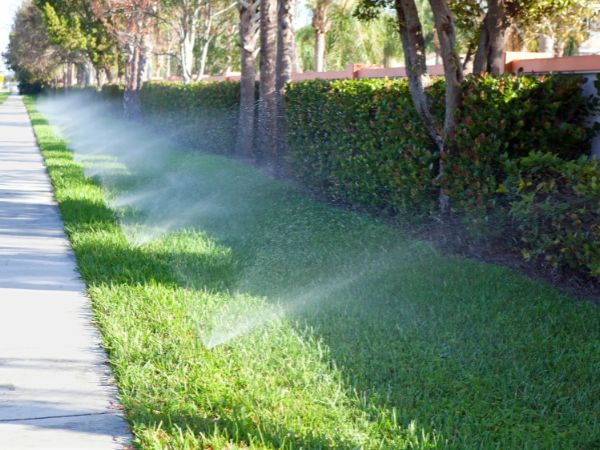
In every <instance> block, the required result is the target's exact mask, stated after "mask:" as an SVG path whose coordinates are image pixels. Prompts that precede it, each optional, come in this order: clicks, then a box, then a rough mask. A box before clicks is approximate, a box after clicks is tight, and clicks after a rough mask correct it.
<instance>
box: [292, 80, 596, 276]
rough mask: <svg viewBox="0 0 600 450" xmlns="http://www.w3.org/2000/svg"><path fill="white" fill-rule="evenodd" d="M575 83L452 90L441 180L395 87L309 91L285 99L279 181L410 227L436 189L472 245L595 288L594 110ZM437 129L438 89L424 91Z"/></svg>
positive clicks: (500, 83)
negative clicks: (479, 242)
mask: <svg viewBox="0 0 600 450" xmlns="http://www.w3.org/2000/svg"><path fill="white" fill-rule="evenodd" d="M581 81H582V80H581V79H580V78H579V77H573V76H558V75H556V76H549V77H543V78H534V77H524V76H504V77H501V78H493V77H480V78H469V79H468V80H466V81H465V83H464V92H465V97H464V103H463V106H462V108H461V115H460V125H459V126H458V129H457V131H456V135H455V136H454V137H453V139H452V141H451V142H450V151H449V153H448V156H447V160H446V161H445V163H446V175H445V176H444V177H443V178H441V179H436V178H435V175H436V173H437V164H438V155H437V153H436V151H435V148H434V147H433V146H432V145H431V143H430V141H429V140H428V138H427V136H426V134H425V132H424V130H423V127H422V126H421V123H420V121H419V118H418V117H417V115H416V112H415V109H414V107H413V104H412V101H411V98H410V92H409V90H408V84H407V82H406V81H389V80H351V81H311V82H305V83H294V84H292V85H290V86H289V87H288V91H287V94H286V100H287V105H288V120H289V135H288V140H289V148H290V154H289V158H288V159H289V162H290V165H291V168H292V170H291V172H292V173H294V174H295V175H296V176H297V177H298V178H299V179H300V180H301V181H302V182H303V183H304V184H305V185H307V186H309V187H310V188H311V189H313V190H315V191H317V192H319V193H324V194H325V195H327V196H328V197H329V198H330V199H331V200H334V201H341V202H344V203H347V204H351V205H354V206H360V207H363V208H367V209H376V210H384V211H386V212H388V213H391V214H393V215H395V216H396V217H399V218H401V219H405V220H409V221H414V220H423V219H427V218H428V217H431V215H432V214H435V212H436V200H437V193H438V189H439V188H441V189H443V190H444V191H445V192H446V193H447V194H448V196H449V197H450V200H451V205H452V211H453V213H454V214H455V215H456V216H458V217H460V218H462V220H463V222H464V224H465V225H466V227H467V229H468V230H470V231H471V233H472V234H473V235H475V236H477V237H482V236H485V237H493V238H499V239H498V242H502V243H503V244H504V245H507V246H509V247H510V248H511V249H512V250H516V251H519V252H520V253H521V254H522V255H523V257H524V258H525V259H530V260H532V259H535V260H538V261H541V262H543V263H545V264H549V265H551V266H552V267H555V268H565V267H568V268H571V269H573V270H574V271H576V272H579V273H581V274H584V275H586V276H592V277H598V276H600V191H599V189H600V185H599V184H598V183H599V180H600V165H599V163H598V162H597V161H593V160H590V159H589V158H588V156H587V154H588V152H589V148H590V146H589V144H590V139H591V138H592V136H593V134H594V132H595V129H593V128H590V127H587V126H586V122H587V118H588V117H589V115H590V113H591V112H592V110H593V109H595V108H596V107H597V103H596V101H594V100H592V99H586V98H584V97H583V96H582V95H581ZM430 94H431V98H432V107H433V110H434V111H435V114H436V115H437V117H438V119H439V121H440V123H441V121H442V115H443V83H442V82H438V83H436V84H434V85H433V86H432V88H431V91H430Z"/></svg>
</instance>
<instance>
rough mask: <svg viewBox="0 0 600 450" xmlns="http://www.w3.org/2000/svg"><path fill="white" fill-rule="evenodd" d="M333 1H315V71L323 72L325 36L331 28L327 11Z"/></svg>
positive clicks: (313, 23) (313, 24)
mask: <svg viewBox="0 0 600 450" xmlns="http://www.w3.org/2000/svg"><path fill="white" fill-rule="evenodd" d="M332 1H333V0H316V3H315V9H314V12H313V19H312V26H313V29H314V30H315V71H317V72H323V71H324V70H325V36H326V35H327V32H328V31H329V29H330V28H331V22H330V20H329V9H330V8H331V4H332Z"/></svg>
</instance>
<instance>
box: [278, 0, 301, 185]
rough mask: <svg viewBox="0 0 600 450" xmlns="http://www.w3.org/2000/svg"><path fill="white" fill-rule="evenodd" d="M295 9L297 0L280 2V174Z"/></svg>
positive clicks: (292, 48)
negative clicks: (285, 93)
mask: <svg viewBox="0 0 600 450" xmlns="http://www.w3.org/2000/svg"><path fill="white" fill-rule="evenodd" d="M294 8H295V0H279V8H278V11H277V21H278V24H279V27H278V33H277V79H276V83H275V84H276V89H277V157H278V161H277V166H276V170H277V173H278V174H281V173H282V169H283V165H284V164H283V159H284V157H285V155H286V153H287V118H286V113H285V103H284V101H283V97H282V96H281V94H282V91H283V89H284V87H285V85H286V84H287V83H289V82H290V81H291V80H292V71H293V67H294V57H295V54H296V52H295V47H296V42H295V39H294Z"/></svg>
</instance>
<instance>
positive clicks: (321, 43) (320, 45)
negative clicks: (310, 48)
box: [315, 30, 325, 72]
mask: <svg viewBox="0 0 600 450" xmlns="http://www.w3.org/2000/svg"><path fill="white" fill-rule="evenodd" d="M324 70H325V33H324V32H322V31H320V30H315V71H317V72H323V71H324Z"/></svg>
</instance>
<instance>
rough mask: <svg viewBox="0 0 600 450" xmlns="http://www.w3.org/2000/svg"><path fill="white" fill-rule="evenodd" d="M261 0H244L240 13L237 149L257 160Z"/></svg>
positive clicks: (242, 154)
mask: <svg viewBox="0 0 600 450" xmlns="http://www.w3.org/2000/svg"><path fill="white" fill-rule="evenodd" d="M258 5H259V0H254V1H251V0H248V1H244V0H241V1H240V2H239V12H240V54H241V60H240V65H241V72H242V73H241V79H240V110H239V115H238V129H237V136H236V145H235V152H236V153H237V154H238V155H240V156H241V157H242V158H245V159H248V160H253V159H254V110H255V101H256V62H255V52H256V34H257V26H258Z"/></svg>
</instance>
